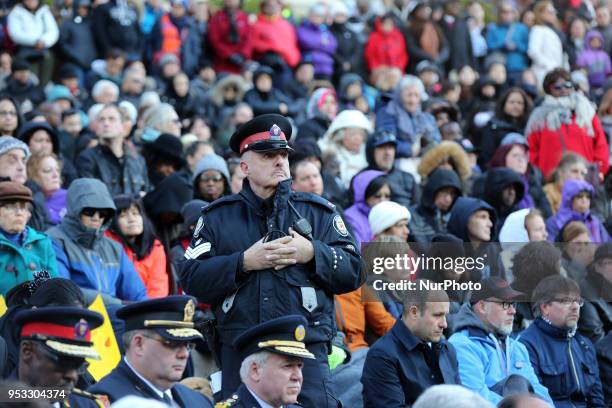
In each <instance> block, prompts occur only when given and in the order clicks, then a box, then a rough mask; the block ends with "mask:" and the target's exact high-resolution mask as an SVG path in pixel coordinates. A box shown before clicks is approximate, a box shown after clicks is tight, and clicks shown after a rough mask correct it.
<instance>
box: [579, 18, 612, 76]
mask: <svg viewBox="0 0 612 408" xmlns="http://www.w3.org/2000/svg"><path fill="white" fill-rule="evenodd" d="M593 38H599V42H600V43H601V47H600V48H598V49H596V48H593V47H591V40H592V39H593ZM603 46H604V37H603V35H602V34H601V33H600V32H599V31H597V30H591V31H589V32H588V33H586V36H585V37H584V50H583V51H582V52H581V53H580V54H578V59H577V60H576V65H577V66H578V67H580V68H586V70H587V72H588V75H589V85H591V87H593V88H600V87H602V86H603V84H604V83H605V82H606V79H607V78H608V77H609V76H610V74H612V64H610V56H609V55H608V54H607V53H606V52H605V51H604V50H603Z"/></svg>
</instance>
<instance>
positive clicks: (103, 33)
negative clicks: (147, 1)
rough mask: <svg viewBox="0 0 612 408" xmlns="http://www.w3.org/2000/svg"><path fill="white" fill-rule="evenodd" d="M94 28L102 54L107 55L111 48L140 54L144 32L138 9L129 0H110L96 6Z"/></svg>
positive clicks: (93, 14) (93, 13)
mask: <svg viewBox="0 0 612 408" xmlns="http://www.w3.org/2000/svg"><path fill="white" fill-rule="evenodd" d="M92 29H93V34H94V39H95V40H96V41H97V45H98V51H99V52H100V55H101V56H105V55H106V54H107V53H108V51H109V50H110V49H111V48H119V49H120V50H123V51H125V52H126V53H128V54H129V55H132V56H140V51H141V45H142V32H141V31H140V24H139V23H138V11H137V10H136V9H135V8H134V7H132V6H131V5H130V3H128V2H127V0H110V1H109V2H108V3H104V4H101V5H100V6H99V7H96V8H94V9H93V11H92Z"/></svg>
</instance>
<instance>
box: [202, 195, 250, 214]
mask: <svg viewBox="0 0 612 408" xmlns="http://www.w3.org/2000/svg"><path fill="white" fill-rule="evenodd" d="M240 200H241V199H240V196H239V195H238V194H232V195H228V196H223V197H221V198H219V199H217V200H215V201H213V202H212V203H210V204H208V205H207V206H206V207H204V208H203V209H202V213H203V214H205V213H207V212H209V211H210V210H212V209H213V208H217V207H220V206H222V205H226V204H229V203H235V202H236V201H240Z"/></svg>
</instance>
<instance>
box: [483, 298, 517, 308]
mask: <svg viewBox="0 0 612 408" xmlns="http://www.w3.org/2000/svg"><path fill="white" fill-rule="evenodd" d="M487 302H491V303H497V304H498V305H501V307H502V309H504V310H508V309H510V306H512V307H513V308H514V309H516V302H506V301H503V300H490V299H489V300H487Z"/></svg>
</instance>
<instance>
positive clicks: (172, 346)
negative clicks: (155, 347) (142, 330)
mask: <svg viewBox="0 0 612 408" xmlns="http://www.w3.org/2000/svg"><path fill="white" fill-rule="evenodd" d="M142 337H146V338H147V339H151V340H154V341H156V342H158V343H160V344H161V345H162V346H164V347H165V348H167V349H168V350H172V351H177V350H180V349H182V348H186V349H187V351H192V350H193V349H194V348H195V343H191V342H187V341H172V340H167V339H163V338H157V337H151V336H145V335H143V336H142Z"/></svg>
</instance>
